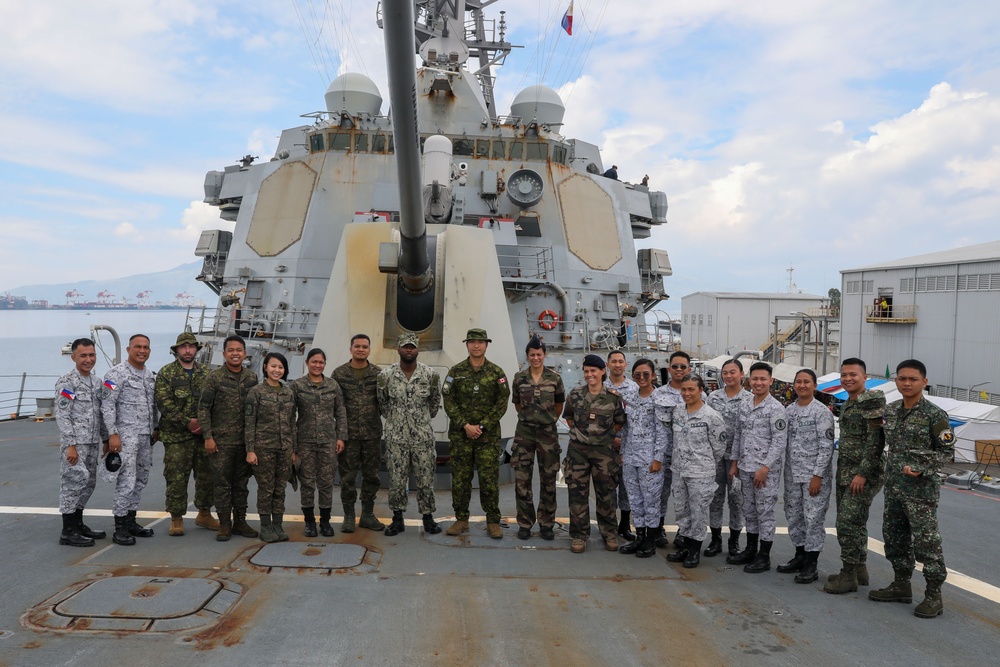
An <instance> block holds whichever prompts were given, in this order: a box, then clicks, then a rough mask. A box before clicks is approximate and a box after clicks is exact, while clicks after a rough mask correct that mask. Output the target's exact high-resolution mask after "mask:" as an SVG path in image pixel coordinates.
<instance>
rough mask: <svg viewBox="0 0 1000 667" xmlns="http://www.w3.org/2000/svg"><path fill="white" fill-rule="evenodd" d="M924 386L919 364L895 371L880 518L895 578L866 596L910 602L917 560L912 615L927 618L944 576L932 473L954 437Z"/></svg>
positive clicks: (936, 606)
mask: <svg viewBox="0 0 1000 667" xmlns="http://www.w3.org/2000/svg"><path fill="white" fill-rule="evenodd" d="M926 386H927V368H926V366H924V364H923V363H922V362H920V361H917V360H916V359H908V360H907V361H904V362H901V363H900V364H899V365H898V366H897V367H896V388H897V389H898V390H899V393H900V394H902V396H903V398H902V400H899V401H893V402H892V403H890V404H889V405H888V406H887V407H886V409H885V441H886V444H887V445H888V446H889V462H888V464H887V466H886V483H885V508H884V513H883V519H882V536H883V538H884V539H885V557H886V558H888V559H889V562H890V563H892V569H893V571H894V572H895V574H896V576H895V579H894V581H893V582H892V583H891V584H889V585H888V586H887V587H885V588H881V589H879V590H875V591H869V592H868V597H869V598H870V599H872V600H876V601H879V602H904V603H906V604H909V603H910V602H912V600H913V592H912V590H911V587H910V578H911V577H912V575H913V567H914V565H915V562H916V561H917V560H919V561H920V562H921V563H923V565H924V579H925V580H926V582H927V591H926V594H925V597H924V600H923V602H921V603H920V604H919V605H917V608H916V609H915V610H914V612H913V613H914V614H915V615H917V616H919V617H921V618H933V617H935V616H938V615H939V614H941V613H942V612H943V611H944V603H943V602H942V601H941V584H943V583H944V580H945V577H946V576H947V574H948V570H947V568H945V565H944V553H943V552H942V550H941V533H940V532H939V531H938V522H937V508H938V499H939V497H940V494H941V477H940V476H939V475H938V471H939V470H940V469H941V466H942V465H944V464H946V463H950V462H951V461H952V457H953V456H954V444H955V433H954V431H952V430H951V424H950V423H949V421H948V413H946V412H945V411H944V410H942V409H941V408H939V407H937V406H936V405H934V404H933V403H931V402H930V401H928V400H927V399H926V398H925V397H924V395H923V392H924V387H926Z"/></svg>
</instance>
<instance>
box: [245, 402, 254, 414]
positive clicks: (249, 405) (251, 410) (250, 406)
mask: <svg viewBox="0 0 1000 667" xmlns="http://www.w3.org/2000/svg"><path fill="white" fill-rule="evenodd" d="M246 413H247V414H248V415H252V414H253V413H254V408H253V403H247V408H246Z"/></svg>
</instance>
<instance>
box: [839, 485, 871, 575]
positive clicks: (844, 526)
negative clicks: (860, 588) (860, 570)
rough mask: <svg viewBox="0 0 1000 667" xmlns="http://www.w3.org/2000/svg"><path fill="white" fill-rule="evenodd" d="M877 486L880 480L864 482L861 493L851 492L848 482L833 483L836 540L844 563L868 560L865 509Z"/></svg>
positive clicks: (867, 510) (868, 508)
mask: <svg viewBox="0 0 1000 667" xmlns="http://www.w3.org/2000/svg"><path fill="white" fill-rule="evenodd" d="M881 489H882V484H881V483H878V484H871V483H868V484H865V488H864V489H862V490H861V493H858V494H853V493H851V486H850V484H838V485H837V542H839V543H840V559H841V560H842V561H844V563H846V564H849V565H861V564H862V563H866V562H868V512H869V510H870V509H871V506H872V501H873V500H875V496H877V495H878V492H879V491H880V490H881Z"/></svg>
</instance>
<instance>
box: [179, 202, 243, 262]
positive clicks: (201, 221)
mask: <svg viewBox="0 0 1000 667" xmlns="http://www.w3.org/2000/svg"><path fill="white" fill-rule="evenodd" d="M180 224H181V227H182V228H181V229H171V230H170V232H169V233H170V236H172V237H173V238H175V239H179V240H182V241H185V242H187V243H189V244H190V245H191V250H192V251H193V250H194V243H195V242H196V241H197V240H198V239H199V238H200V237H201V233H202V232H203V231H205V230H206V229H224V230H226V231H233V228H234V227H235V226H236V225H235V223H232V222H227V221H225V220H223V219H222V218H220V217H219V209H218V208H216V207H215V206H211V205H209V204H206V203H205V202H202V201H198V200H195V201H192V202H191V205H190V206H188V207H187V208H186V209H184V213H183V214H182V215H181V221H180Z"/></svg>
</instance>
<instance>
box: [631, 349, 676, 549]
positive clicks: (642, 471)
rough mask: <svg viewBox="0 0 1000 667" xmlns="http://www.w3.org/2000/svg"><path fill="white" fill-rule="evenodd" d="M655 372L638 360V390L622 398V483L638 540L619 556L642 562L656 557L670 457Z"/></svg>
mask: <svg viewBox="0 0 1000 667" xmlns="http://www.w3.org/2000/svg"><path fill="white" fill-rule="evenodd" d="M655 372H656V369H655V367H654V366H653V362H652V361H650V360H649V359H639V360H637V361H636V362H635V363H634V364H632V379H633V380H634V381H635V382H636V384H637V385H638V389H637V390H633V391H627V392H625V393H624V394H622V398H624V399H625V415H626V417H627V419H626V421H625V427H624V428H622V431H621V441H622V449H621V456H622V483H623V484H624V485H625V489H626V491H627V492H628V501H629V505H630V506H631V507H632V520H633V521H634V522H635V531H636V539H635V540H633V541H631V542H628V543H627V544H623V545H622V546H621V547H619V548H618V552H619V553H623V554H635V555H636V556H637V557H639V558H649V557H650V556H652V555H653V554H655V553H656V530H657V523H658V522H659V519H660V493H661V490H662V488H663V465H664V463H665V461H667V460H669V455H670V454H669V445H670V433H669V431H667V428H666V426H665V425H664V424H663V422H662V421H660V420H659V419H657V418H656V405H655V404H654V403H653V390H654V389H655V387H653V378H654V377H655Z"/></svg>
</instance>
